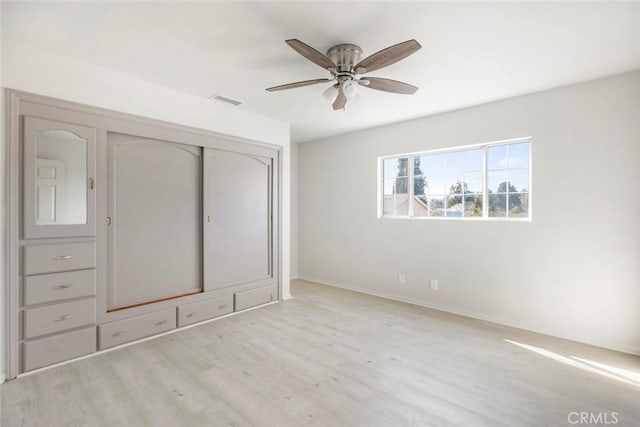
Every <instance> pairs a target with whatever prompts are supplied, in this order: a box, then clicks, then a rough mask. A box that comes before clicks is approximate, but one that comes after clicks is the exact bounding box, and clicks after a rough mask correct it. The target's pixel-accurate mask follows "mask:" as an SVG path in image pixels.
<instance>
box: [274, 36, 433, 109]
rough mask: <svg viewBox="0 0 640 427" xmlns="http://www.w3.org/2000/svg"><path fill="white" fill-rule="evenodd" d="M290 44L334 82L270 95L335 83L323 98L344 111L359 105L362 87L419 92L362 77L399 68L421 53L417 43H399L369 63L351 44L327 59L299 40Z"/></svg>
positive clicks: (310, 82) (302, 83) (299, 84)
mask: <svg viewBox="0 0 640 427" xmlns="http://www.w3.org/2000/svg"><path fill="white" fill-rule="evenodd" d="M286 43H287V44H288V45H289V46H291V48H292V49H293V50H295V51H296V52H298V53H299V54H300V55H302V56H304V57H305V58H307V59H308V60H309V61H311V62H313V63H314V64H316V65H318V66H320V67H322V68H324V69H325V70H327V71H328V72H329V73H330V74H331V78H328V79H313V80H304V81H300V82H295V83H288V84H284V85H279V86H273V87H270V88H267V91H269V92H274V91H279V90H285V89H293V88H297V87H303V86H310V85H314V84H318V83H331V86H330V87H328V88H327V89H326V90H325V91H324V92H322V96H323V97H324V98H325V99H327V100H328V101H329V102H331V103H332V104H333V109H334V110H344V109H345V106H346V105H347V102H349V103H356V102H357V101H358V100H359V98H360V96H359V94H358V86H364V87H368V88H370V89H376V90H380V91H383V92H391V93H399V94H403V95H413V94H414V93H415V92H416V91H417V90H418V88H417V87H416V86H413V85H410V84H408V83H403V82H399V81H397V80H391V79H383V78H380V77H361V75H362V74H365V73H368V72H371V71H376V70H379V69H380V68H383V67H387V66H389V65H391V64H395V63H396V62H398V61H400V60H402V59H404V58H406V57H407V56H409V55H411V54H413V53H415V52H416V51H418V50H419V49H420V48H421V47H422V46H420V43H418V42H417V41H416V40H413V39H412V40H407V41H406V42H402V43H398V44H396V45H393V46H390V47H388V48H386V49H383V50H381V51H379V52H376V53H374V54H373V55H371V56H369V57H367V58H365V59H362V56H363V54H362V49H361V48H360V46H357V45H355V44H351V43H343V44H338V45H335V46H333V47H331V48H329V50H328V51H327V54H326V55H324V54H322V53H320V52H319V51H317V50H316V49H314V48H312V47H311V46H309V45H307V44H305V43H303V42H301V41H300V40H297V39H290V40H286Z"/></svg>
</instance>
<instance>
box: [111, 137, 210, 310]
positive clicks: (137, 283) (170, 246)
mask: <svg viewBox="0 0 640 427" xmlns="http://www.w3.org/2000/svg"><path fill="white" fill-rule="evenodd" d="M107 140H108V148H109V159H108V161H109V167H108V169H109V174H110V176H109V182H110V184H111V188H110V194H109V208H108V210H109V216H110V219H108V221H110V223H111V224H110V226H109V246H110V247H109V264H110V265H109V280H108V283H109V285H108V309H114V308H122V307H127V306H131V305H135V304H141V303H145V302H151V301H155V300H159V299H164V298H170V297H174V296H179V295H184V294H189V293H194V292H199V291H201V289H202V273H201V272H202V262H201V259H202V226H201V224H202V202H201V198H202V191H201V182H202V156H201V154H202V149H201V148H200V147H193V146H188V145H182V144H175V143H170V142H166V141H158V140H152V139H148V138H142V137H136V136H130V135H122V134H112V133H110V134H109V135H108V138H107Z"/></svg>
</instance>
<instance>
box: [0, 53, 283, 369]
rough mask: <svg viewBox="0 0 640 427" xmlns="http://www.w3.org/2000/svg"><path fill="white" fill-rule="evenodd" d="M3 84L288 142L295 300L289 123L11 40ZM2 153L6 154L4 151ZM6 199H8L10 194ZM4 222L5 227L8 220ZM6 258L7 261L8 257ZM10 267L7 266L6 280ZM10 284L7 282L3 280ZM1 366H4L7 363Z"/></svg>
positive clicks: (0, 295) (0, 338) (0, 329)
mask: <svg viewBox="0 0 640 427" xmlns="http://www.w3.org/2000/svg"><path fill="white" fill-rule="evenodd" d="M1 85H2V87H4V88H12V89H18V90H23V91H27V92H32V93H37V94H40V95H46V96H52V97H56V98H60V99H64V100H68V101H75V102H80V103H83V104H88V105H93V106H97V107H102V108H108V109H111V110H116V111H121V112H125V113H130V114H136V115H139V116H144V117H149V118H153V119H158V120H165V121H168V122H172V123H178V124H182V125H187V126H194V127H197V128H201V129H206V130H211V131H215V132H220V133H224V134H228V135H234V136H239V137H243V138H249V139H253V140H257V141H262V142H268V143H271V144H276V145H280V146H282V147H283V159H282V168H283V179H282V187H283V189H282V214H281V221H282V228H283V231H282V260H281V272H282V284H283V297H284V298H290V293H289V254H290V234H289V226H290V188H289V186H290V176H289V172H290V163H289V160H290V142H289V125H288V124H287V123H283V122H280V121H276V120H273V119H269V118H266V117H262V116H259V115H256V114H253V113H249V112H246V111H243V110H241V109H237V108H234V107H230V106H226V105H224V104H218V103H214V102H213V101H210V100H207V99H204V98H199V97H195V96H192V95H188V94H185V93H182V92H178V91H175V90H172V89H168V88H165V87H162V86H158V85H155V84H152V83H149V82H145V81H142V80H139V79H135V78H132V77H130V76H127V75H123V74H120V73H116V72H113V71H109V70H105V69H102V68H99V67H95V66H92V65H88V64H85V63H81V62H77V61H74V60H71V59H68V58H65V57H61V56H58V55H52V54H50V53H47V52H44V51H41V50H37V49H33V48H31V47H27V46H23V45H19V44H15V43H11V42H7V41H6V40H3V42H2V80H1ZM2 140H3V141H4V133H3V134H2ZM0 151H2V156H4V150H0ZM0 164H1V166H0V167H2V169H3V170H2V173H1V174H0V188H2V189H4V186H5V184H6V183H5V179H4V160H2V162H1V163H0ZM2 200H3V202H4V197H3V198H2ZM2 215H4V206H3V209H2ZM2 224H3V227H2V228H4V218H3V221H2ZM2 260H3V262H4V256H3V257H2ZM4 271H5V270H4V267H3V268H2V277H3V278H4ZM5 282H6V281H5V280H3V284H5ZM3 289H4V286H3ZM3 300H4V292H0V307H3V306H4V302H3ZM1 319H2V323H3V324H2V325H0V346H2V347H3V346H4V335H3V334H4V332H5V326H4V318H1ZM4 354H5V353H4V348H0V357H3V356H4ZM0 366H2V367H4V363H2V364H0ZM3 372H4V371H3ZM0 375H1V374H0Z"/></svg>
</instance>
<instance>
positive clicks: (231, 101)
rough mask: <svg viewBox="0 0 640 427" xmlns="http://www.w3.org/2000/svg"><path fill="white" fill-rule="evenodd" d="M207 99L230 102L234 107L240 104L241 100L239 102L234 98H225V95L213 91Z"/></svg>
mask: <svg viewBox="0 0 640 427" xmlns="http://www.w3.org/2000/svg"><path fill="white" fill-rule="evenodd" d="M209 99H215V100H216V101H220V102H226V103H227V104H231V105H233V106H234V107H237V106H238V105H240V104H242V102H240V101H236V100H235V99H231V98H227V97H226V96H222V95H218V94H217V93H214V94H213V95H211V96H210V97H209Z"/></svg>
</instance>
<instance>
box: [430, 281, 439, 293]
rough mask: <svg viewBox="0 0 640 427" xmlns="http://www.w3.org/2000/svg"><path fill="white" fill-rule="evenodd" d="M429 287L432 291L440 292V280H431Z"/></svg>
mask: <svg viewBox="0 0 640 427" xmlns="http://www.w3.org/2000/svg"><path fill="white" fill-rule="evenodd" d="M429 286H430V287H431V290H432V291H437V290H438V279H431V281H430V282H429Z"/></svg>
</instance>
